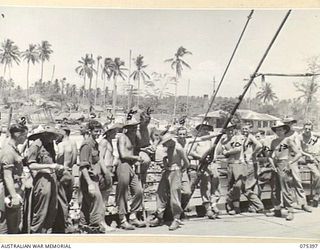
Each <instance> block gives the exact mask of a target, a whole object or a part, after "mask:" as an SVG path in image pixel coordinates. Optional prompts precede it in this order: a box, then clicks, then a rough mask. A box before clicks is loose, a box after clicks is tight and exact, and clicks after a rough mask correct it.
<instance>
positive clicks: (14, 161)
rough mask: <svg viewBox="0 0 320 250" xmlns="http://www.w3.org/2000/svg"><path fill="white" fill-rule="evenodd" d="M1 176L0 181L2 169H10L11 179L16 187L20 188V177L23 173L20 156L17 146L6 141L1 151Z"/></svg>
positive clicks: (0, 180)
mask: <svg viewBox="0 0 320 250" xmlns="http://www.w3.org/2000/svg"><path fill="white" fill-rule="evenodd" d="M0 162H1V177H0V182H3V170H4V169H11V171H12V179H13V182H14V185H15V188H16V189H19V188H21V185H22V182H21V177H22V174H23V163H22V156H21V154H20V153H19V151H18V149H17V147H16V146H15V145H12V144H11V143H8V144H7V145H6V146H5V147H4V148H3V149H2V151H1V154H0Z"/></svg>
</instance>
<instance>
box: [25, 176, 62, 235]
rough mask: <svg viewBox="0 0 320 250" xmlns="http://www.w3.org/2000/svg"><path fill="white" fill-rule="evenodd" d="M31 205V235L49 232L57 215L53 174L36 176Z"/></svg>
mask: <svg viewBox="0 0 320 250" xmlns="http://www.w3.org/2000/svg"><path fill="white" fill-rule="evenodd" d="M31 203H32V204H31V211H32V216H31V217H32V219H31V233H48V232H50V231H51V230H52V228H53V224H54V222H55V218H56V214H57V183H56V176H55V174H47V173H38V174H37V175H36V177H35V179H34V188H33V194H32V202H31Z"/></svg>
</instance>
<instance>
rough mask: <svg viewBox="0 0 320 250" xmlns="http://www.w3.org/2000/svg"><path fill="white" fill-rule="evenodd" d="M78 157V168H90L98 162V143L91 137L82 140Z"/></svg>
mask: <svg viewBox="0 0 320 250" xmlns="http://www.w3.org/2000/svg"><path fill="white" fill-rule="evenodd" d="M79 159H80V170H81V169H83V168H87V169H90V168H92V167H93V165H95V164H97V163H98V162H99V144H98V143H97V142H96V141H95V140H94V139H93V138H91V137H90V138H88V139H85V140H84V141H83V142H82V145H81V147H80V155H79Z"/></svg>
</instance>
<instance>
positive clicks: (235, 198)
mask: <svg viewBox="0 0 320 250" xmlns="http://www.w3.org/2000/svg"><path fill="white" fill-rule="evenodd" d="M247 174H248V169H247V166H246V164H244V163H229V164H228V179H229V192H228V194H227V203H228V204H229V206H230V207H231V208H233V207H234V208H239V207H240V196H241V193H243V194H244V195H245V196H246V198H247V199H248V201H249V203H250V205H252V206H253V207H254V208H255V209H256V210H262V209H263V208H264V207H263V203H262V201H261V200H260V199H259V197H258V195H257V194H256V193H255V192H254V191H253V190H252V189H251V188H249V189H246V178H247Z"/></svg>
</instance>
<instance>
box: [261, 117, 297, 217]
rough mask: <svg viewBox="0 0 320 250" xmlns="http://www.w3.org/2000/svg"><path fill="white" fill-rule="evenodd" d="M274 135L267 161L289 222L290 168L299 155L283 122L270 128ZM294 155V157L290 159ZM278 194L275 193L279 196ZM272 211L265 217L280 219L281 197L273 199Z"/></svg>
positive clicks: (291, 175)
mask: <svg viewBox="0 0 320 250" xmlns="http://www.w3.org/2000/svg"><path fill="white" fill-rule="evenodd" d="M271 129H272V131H273V132H275V133H276V135H277V138H276V139H274V140H272V142H271V155H270V157H269V161H270V163H271V165H272V166H273V167H274V169H275V170H276V172H277V178H278V182H277V183H279V184H280V185H276V189H280V190H281V194H282V200H283V205H284V207H286V208H287V209H288V215H287V216H286V220H288V221H291V220H293V219H294V216H293V207H292V204H293V197H292V188H291V182H292V180H293V176H294V174H293V170H292V166H294V164H295V163H296V162H297V161H298V160H299V158H300V157H301V153H300V151H299V150H298V148H297V146H296V145H297V144H296V143H294V142H293V140H292V137H290V136H287V134H288V132H289V131H290V126H288V125H287V124H285V123H283V122H280V121H278V122H276V124H275V125H274V126H273V127H271ZM292 155H294V157H292ZM279 193H280V192H279V191H278V192H276V194H279ZM274 202H275V203H274V211H273V212H272V213H267V216H276V217H281V196H277V197H275V199H274Z"/></svg>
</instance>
